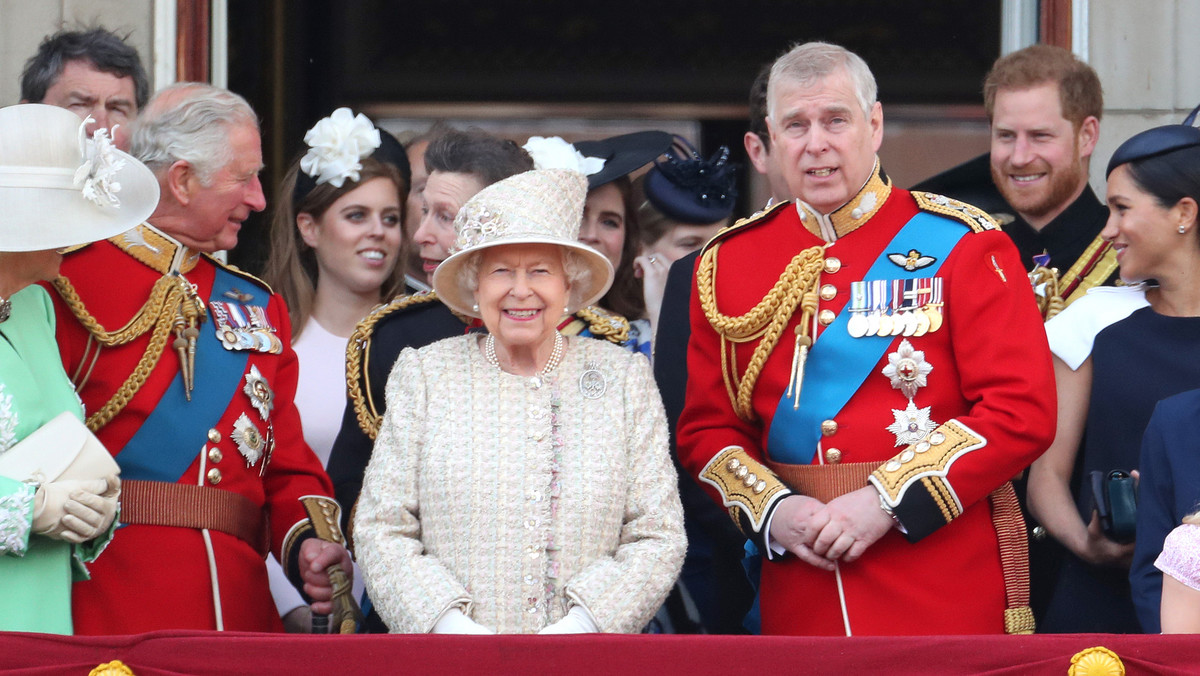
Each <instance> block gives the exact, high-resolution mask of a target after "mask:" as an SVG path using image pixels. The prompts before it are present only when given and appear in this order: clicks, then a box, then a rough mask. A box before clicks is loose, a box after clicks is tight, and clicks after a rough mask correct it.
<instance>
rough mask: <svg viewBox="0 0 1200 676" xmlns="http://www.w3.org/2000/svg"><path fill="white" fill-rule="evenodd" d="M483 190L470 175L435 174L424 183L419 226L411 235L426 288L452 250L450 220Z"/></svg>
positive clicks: (440, 172) (442, 172) (452, 239)
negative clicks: (426, 282)
mask: <svg viewBox="0 0 1200 676" xmlns="http://www.w3.org/2000/svg"><path fill="white" fill-rule="evenodd" d="M484 187H486V186H484V185H483V181H480V180H479V179H478V178H476V177H475V176H474V175H473V174H461V173H458V172H446V171H435V172H433V173H432V174H430V175H429V178H428V180H426V182H425V192H424V193H423V194H422V195H421V223H420V225H418V226H417V231H416V232H415V233H413V241H414V243H415V244H416V245H417V246H418V247H420V254H421V266H422V269H424V271H425V275H426V278H427V279H428V281H429V283H430V284H432V283H433V271H434V270H436V269H437V266H438V263H441V262H442V261H444V260H446V257H447V256H448V255H449V251H450V248H451V247H452V246H454V217H455V216H457V215H458V210H459V209H461V208H462V205H464V204H466V203H467V200H469V199H471V198H472V197H474V196H475V193H477V192H479V191H480V190H483V189H484Z"/></svg>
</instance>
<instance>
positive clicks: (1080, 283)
mask: <svg viewBox="0 0 1200 676" xmlns="http://www.w3.org/2000/svg"><path fill="white" fill-rule="evenodd" d="M1117 267H1118V266H1117V252H1116V250H1114V249H1113V247H1112V242H1109V241H1107V240H1105V239H1104V238H1103V237H1100V236H1099V235H1097V236H1096V239H1094V240H1092V243H1091V244H1089V245H1088V248H1087V249H1085V250H1084V252H1083V255H1082V256H1080V257H1079V259H1078V260H1076V261H1075V264H1074V265H1072V266H1071V268H1070V269H1069V270H1067V271H1066V272H1065V273H1064V274H1063V276H1062V278H1061V279H1060V280H1059V282H1058V286H1059V289H1060V290H1061V292H1062V298H1063V302H1064V307H1065V306H1066V305H1070V304H1071V303H1072V302H1074V301H1075V300H1078V299H1079V298H1082V297H1083V295H1084V294H1086V293H1087V292H1088V289H1091V288H1092V287H1096V286H1103V285H1104V282H1105V281H1107V280H1108V278H1109V277H1111V276H1112V274H1113V273H1114V272H1116V271H1117Z"/></svg>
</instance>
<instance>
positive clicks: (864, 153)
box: [767, 68, 883, 214]
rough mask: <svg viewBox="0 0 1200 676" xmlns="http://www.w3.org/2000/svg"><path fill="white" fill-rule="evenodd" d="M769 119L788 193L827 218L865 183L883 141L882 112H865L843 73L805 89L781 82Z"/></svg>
mask: <svg viewBox="0 0 1200 676" xmlns="http://www.w3.org/2000/svg"><path fill="white" fill-rule="evenodd" d="M774 98H775V100H774V106H772V110H773V111H774V113H775V114H774V116H773V117H769V118H767V126H768V128H769V129H770V130H771V152H772V154H775V153H778V155H779V156H778V158H777V161H778V162H779V167H780V170H781V173H782V175H783V178H784V180H785V181H786V182H787V186H788V190H789V192H790V194H791V195H794V196H796V197H798V198H800V199H802V200H804V201H805V202H807V203H808V204H810V205H811V206H812V207H813V208H815V209H816V210H817V211H819V212H821V213H824V214H828V213H831V212H833V211H834V210H836V209H837V208H838V207H840V206H842V205H843V204H845V203H846V202H847V201H849V200H850V198H851V197H853V196H854V195H855V194H856V193H857V192H858V191H859V190H860V189H861V188H862V187H863V185H864V184H866V182H867V179H868V178H870V177H871V171H872V169H873V168H874V166H875V153H876V151H878V150H879V144H880V143H881V142H882V141H883V108H882V107H880V105H879V103H878V102H876V103H875V104H874V105H873V106H871V112H870V115H866V114H864V113H863V109H862V107H861V106H860V105H859V103H858V98H857V97H856V96H855V90H854V85H853V83H852V81H851V79H850V76H849V74H848V73H847V72H846V71H845V69H844V68H839V69H838V70H835V71H834V72H832V73H830V74H829V75H826V76H825V77H823V78H821V79H819V80H817V81H816V82H814V83H812V85H811V86H801V85H799V84H797V83H794V82H787V81H785V82H782V83H780V85H779V87H777V88H775V97H774Z"/></svg>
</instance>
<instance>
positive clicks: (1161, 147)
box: [1104, 112, 1200, 177]
mask: <svg viewBox="0 0 1200 676" xmlns="http://www.w3.org/2000/svg"><path fill="white" fill-rule="evenodd" d="M1194 114H1195V113H1194V112H1193V115H1194ZM1190 118H1191V116H1189V119H1190ZM1196 146H1200V129H1197V128H1195V127H1192V126H1190V125H1185V124H1168V125H1165V126H1162V127H1155V128H1153V129H1147V130H1146V131H1144V132H1141V133H1140V134H1135V135H1134V136H1133V137H1132V138H1130V139H1129V140H1128V141H1126V142H1124V143H1122V144H1121V145H1120V146H1119V147H1118V148H1117V150H1116V151H1115V152H1114V153H1113V155H1112V159H1110V160H1109V161H1108V171H1107V172H1105V174H1104V175H1105V176H1106V177H1107V176H1108V175H1109V174H1111V173H1112V172H1113V169H1116V168H1117V167H1119V166H1121V165H1122V164H1126V163H1128V162H1133V161H1134V160H1144V159H1146V158H1149V157H1157V156H1159V155H1166V154H1167V153H1170V152H1174V151H1176V150H1183V149H1184V148H1194V147H1196Z"/></svg>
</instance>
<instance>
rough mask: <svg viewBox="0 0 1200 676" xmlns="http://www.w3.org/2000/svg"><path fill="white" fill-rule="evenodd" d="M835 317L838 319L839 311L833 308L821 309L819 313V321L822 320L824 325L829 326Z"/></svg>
mask: <svg viewBox="0 0 1200 676" xmlns="http://www.w3.org/2000/svg"><path fill="white" fill-rule="evenodd" d="M835 319H837V313H835V312H834V311H833V310H821V311H820V312H818V313H817V321H819V322H821V325H822V326H829V325H830V324H832V323H833V320H835Z"/></svg>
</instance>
